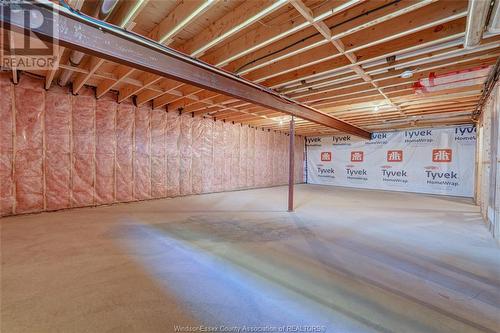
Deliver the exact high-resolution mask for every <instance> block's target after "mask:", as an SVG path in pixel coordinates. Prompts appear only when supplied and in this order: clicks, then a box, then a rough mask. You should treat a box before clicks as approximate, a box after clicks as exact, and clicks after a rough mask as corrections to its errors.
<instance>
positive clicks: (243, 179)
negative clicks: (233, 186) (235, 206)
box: [238, 125, 248, 188]
mask: <svg viewBox="0 0 500 333" xmlns="http://www.w3.org/2000/svg"><path fill="white" fill-rule="evenodd" d="M239 140H240V158H239V164H240V176H239V178H238V187H239V188H245V187H246V186H247V165H248V161H247V151H248V147H247V144H248V126H246V125H244V126H242V127H241V128H240V137H239Z"/></svg>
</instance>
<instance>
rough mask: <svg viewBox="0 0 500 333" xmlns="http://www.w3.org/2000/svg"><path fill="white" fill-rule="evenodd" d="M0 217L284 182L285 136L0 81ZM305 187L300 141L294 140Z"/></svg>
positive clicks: (89, 94)
mask: <svg viewBox="0 0 500 333" xmlns="http://www.w3.org/2000/svg"><path fill="white" fill-rule="evenodd" d="M0 97H1V99H0V126H1V127H0V148H1V149H0V182H1V192H0V214H1V215H2V216H4V215H14V214H22V213H32V212H41V211H51V210H59V209H66V208H72V207H84V206H97V205H103V204H111V203H116V202H128V201H137V200H147V199H153V198H164V197H175V196H181V195H190V194H200V193H209V192H219V191H230V190H237V189H245V188H254V187H266V186H275V185H282V184H286V183H287V181H288V149H289V136H288V135H286V134H283V133H278V132H274V131H267V130H262V129H256V128H251V127H249V126H246V125H245V126H242V125H240V124H232V123H225V122H222V121H219V120H218V121H214V120H213V119H208V118H202V117H192V115H191V114H183V115H179V113H178V112H168V113H167V112H165V110H164V109H158V110H152V109H151V107H150V106H143V107H135V106H134V105H133V104H132V103H131V102H123V103H121V104H118V103H116V101H115V100H116V98H115V96H114V95H112V94H109V95H106V96H104V97H102V98H100V99H99V100H96V99H95V97H94V92H93V90H91V89H83V90H82V92H81V93H80V94H79V95H78V96H73V95H71V94H70V93H69V91H68V90H67V89H63V88H60V87H53V88H51V89H50V90H49V91H45V90H44V89H43V81H42V80H39V79H35V78H31V77H28V76H23V77H22V78H21V81H20V83H19V84H18V85H13V84H12V83H11V82H10V80H9V78H8V76H2V75H0ZM295 150H296V151H295V156H296V162H295V166H296V170H295V174H296V180H297V182H302V181H303V165H304V164H303V151H304V138H302V137H297V138H296V146H295Z"/></svg>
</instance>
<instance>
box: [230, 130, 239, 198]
mask: <svg viewBox="0 0 500 333" xmlns="http://www.w3.org/2000/svg"><path fill="white" fill-rule="evenodd" d="M231 129H232V137H231V189H232V190H234V189H237V188H238V187H239V186H238V184H239V177H240V130H241V125H240V124H236V125H232V126H231Z"/></svg>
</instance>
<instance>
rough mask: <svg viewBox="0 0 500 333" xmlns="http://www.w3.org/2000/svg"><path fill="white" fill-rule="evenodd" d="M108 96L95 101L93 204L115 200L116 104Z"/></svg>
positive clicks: (110, 96) (108, 202) (111, 96)
mask: <svg viewBox="0 0 500 333" xmlns="http://www.w3.org/2000/svg"><path fill="white" fill-rule="evenodd" d="M113 97H114V96H113V95H111V94H108V95H105V96H103V97H102V98H100V99H99V100H97V102H96V112H95V117H96V118H95V128H96V133H95V134H96V147H95V148H96V150H95V158H96V161H95V203H96V204H110V203H113V202H114V200H115V179H114V178H115V152H116V138H115V120H116V109H117V106H118V104H117V103H116V102H115V101H114V99H113Z"/></svg>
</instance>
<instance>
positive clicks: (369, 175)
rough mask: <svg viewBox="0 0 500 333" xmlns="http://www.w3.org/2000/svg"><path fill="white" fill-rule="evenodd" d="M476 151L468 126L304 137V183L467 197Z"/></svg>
mask: <svg viewBox="0 0 500 333" xmlns="http://www.w3.org/2000/svg"><path fill="white" fill-rule="evenodd" d="M475 149H476V128H475V127H474V126H471V125H466V126H457V127H445V128H421V129H409V130H405V131H394V132H378V133H374V134H373V137H372V140H369V141H367V140H362V139H358V138H356V137H353V136H351V135H334V136H321V137H307V138H306V150H307V151H306V153H307V182H308V183H310V184H322V185H336V186H347V187H358V188H367V189H380V190H392V191H404V192H417V193H429V194H442V195H452V196H462V197H472V196H473V194H474V178H475V177H474V168H475V166H474V159H475Z"/></svg>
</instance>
